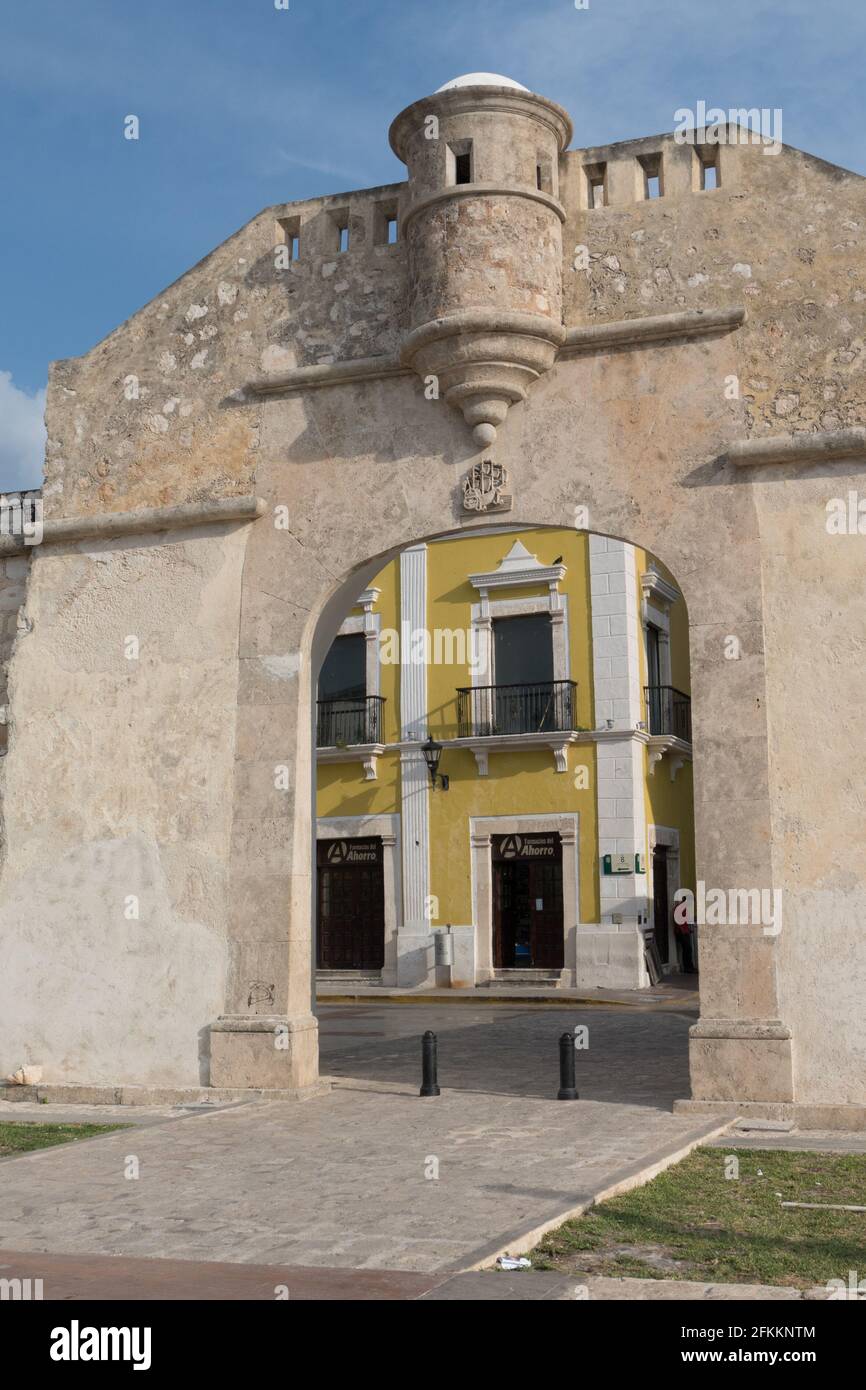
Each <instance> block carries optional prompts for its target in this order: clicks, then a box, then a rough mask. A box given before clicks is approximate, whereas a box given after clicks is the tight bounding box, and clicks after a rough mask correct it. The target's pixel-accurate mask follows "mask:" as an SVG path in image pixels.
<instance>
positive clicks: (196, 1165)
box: [0, 1005, 719, 1273]
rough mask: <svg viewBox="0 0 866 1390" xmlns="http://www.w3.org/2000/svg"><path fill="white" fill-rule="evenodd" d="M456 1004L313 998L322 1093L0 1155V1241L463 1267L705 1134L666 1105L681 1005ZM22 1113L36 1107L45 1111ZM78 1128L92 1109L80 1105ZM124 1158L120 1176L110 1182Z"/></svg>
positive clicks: (21, 1245)
mask: <svg viewBox="0 0 866 1390" xmlns="http://www.w3.org/2000/svg"><path fill="white" fill-rule="evenodd" d="M475 1012H477V1018H476V1017H475V1016H474V1015H473V1011H472V1010H471V1009H470V1008H469V1006H467V1007H466V1008H463V1009H454V1008H451V1007H450V1006H448V1005H442V1006H438V1007H437V1006H435V1005H423V1006H421V1005H412V1006H409V1007H406V1008H400V1007H399V1006H393V1005H389V1006H384V1007H377V1006H367V1005H363V1006H356V1007H351V1008H346V1007H344V1008H339V1007H334V1008H331V1009H327V1010H324V1011H323V1019H322V1044H323V1070H328V1071H331V1072H332V1073H339V1074H340V1075H341V1077H342V1079H341V1080H340V1082H339V1083H338V1086H337V1088H336V1089H334V1090H333V1091H332V1092H331V1093H330V1094H328V1095H325V1096H323V1097H320V1098H317V1099H314V1100H310V1101H307V1102H305V1103H304V1104H301V1105H298V1104H294V1105H292V1104H286V1103H281V1102H276V1101H257V1102H251V1103H249V1104H244V1105H240V1106H235V1107H233V1108H227V1109H221V1110H217V1111H215V1112H210V1113H208V1112H206V1111H192V1112H187V1113H185V1114H184V1116H183V1117H182V1118H174V1119H164V1120H163V1121H162V1122H158V1121H159V1115H158V1114H155V1115H153V1116H151V1117H150V1118H151V1120H156V1121H157V1122H156V1123H153V1122H151V1123H149V1124H144V1125H142V1126H139V1127H136V1128H135V1129H134V1130H124V1131H120V1132H118V1133H116V1134H110V1135H105V1136H102V1137H99V1138H96V1139H91V1140H81V1141H78V1142H76V1143H74V1144H70V1145H67V1146H63V1147H61V1148H54V1149H48V1150H41V1151H38V1152H35V1153H31V1154H24V1155H21V1156H19V1157H15V1158H9V1159H5V1160H2V1161H0V1184H2V1192H3V1201H2V1204H0V1247H2V1248H5V1249H7V1250H18V1251H22V1250H23V1251H48V1252H53V1253H69V1254H91V1255H100V1254H112V1255H118V1256H127V1257H137V1258H140V1257H159V1258H169V1259H180V1260H196V1261H205V1262H217V1263H221V1262H237V1263H241V1264H250V1265H274V1264H277V1265H294V1266H314V1267H322V1268H327V1267H354V1268H359V1269H366V1270H373V1269H381V1270H397V1271H400V1270H402V1271H416V1272H426V1273H434V1272H437V1271H443V1272H444V1271H447V1270H454V1269H455V1268H463V1269H465V1268H471V1267H473V1266H475V1265H478V1264H482V1263H485V1262H489V1261H491V1260H492V1259H494V1258H495V1256H496V1255H497V1254H498V1253H499V1252H500V1251H502V1250H503V1249H509V1250H511V1251H512V1252H514V1251H517V1250H525V1249H527V1248H529V1247H531V1245H532V1244H534V1243H535V1241H536V1240H537V1239H538V1238H539V1236H540V1235H541V1234H542V1233H543V1232H544V1231H545V1230H546V1229H549V1228H550V1227H551V1226H554V1225H556V1224H558V1223H559V1221H560V1220H562V1219H564V1217H565V1216H566V1215H568V1214H572V1213H574V1212H575V1211H577V1210H580V1209H581V1208H583V1207H584V1206H585V1205H586V1204H587V1203H589V1202H591V1201H592V1200H593V1199H594V1198H596V1197H597V1196H598V1195H599V1194H600V1193H602V1192H605V1191H608V1190H609V1189H610V1188H611V1187H612V1186H615V1185H618V1184H620V1183H625V1184H631V1183H633V1182H634V1181H635V1180H636V1178H637V1176H638V1175H640V1174H642V1173H643V1172H645V1171H646V1170H647V1169H652V1168H654V1167H656V1166H658V1165H662V1166H663V1165H664V1164H666V1163H667V1162H668V1161H670V1159H671V1157H672V1156H674V1155H676V1154H678V1153H681V1152H683V1151H684V1150H685V1149H686V1148H688V1146H689V1145H691V1144H694V1143H696V1142H699V1141H700V1140H702V1139H703V1138H705V1137H707V1136H709V1135H710V1134H712V1133H714V1132H717V1131H718V1128H719V1120H718V1119H717V1118H715V1117H713V1118H704V1117H696V1116H680V1115H673V1114H672V1113H671V1108H670V1107H671V1104H672V1102H673V1100H674V1099H675V1098H676V1097H677V1096H678V1095H684V1094H687V1089H686V1073H685V1040H686V1032H687V1029H688V1025H689V1022H690V1019H689V1016H688V1015H680V1014H670V1015H664V1014H644V1013H640V1012H633V1011H631V1010H622V1009H611V1008H608V1009H601V1008H595V1009H589V1010H584V1011H583V1012H581V1011H579V1010H563V1011H559V1010H550V1009H547V1008H544V1009H540V1010H538V1009H536V1010H533V1009H527V1008H525V1007H524V1008H523V1009H518V1008H513V1007H509V1006H504V1007H501V1008H500V1007H496V1006H493V1007H491V1006H487V1007H479V1009H478V1010H477V1011H475ZM576 1023H585V1024H587V1025H588V1027H589V1049H588V1050H587V1051H582V1052H578V1053H577V1061H578V1075H579V1087H580V1090H581V1096H582V1099H581V1100H579V1101H573V1102H559V1101H557V1100H556V1099H555V1098H554V1097H555V1093H556V1087H557V1084H558V1071H557V1066H558V1063H557V1058H558V1038H559V1035H560V1033H561V1032H562V1031H563V1030H565V1029H568V1030H571V1029H573V1028H574V1026H575V1024H576ZM429 1026H432V1027H434V1028H435V1029H436V1031H437V1032H438V1033H439V1040H440V1075H441V1083H442V1085H443V1094H442V1095H441V1096H440V1097H439V1098H438V1099H429V1100H422V1099H420V1098H419V1096H418V1094H417V1089H418V1081H419V1075H418V1073H419V1058H420V1034H421V1033H422V1032H423V1031H424V1029H425V1028H426V1027H429ZM8 1108H9V1110H13V1109H17V1107H16V1106H10V1107H8ZM23 1108H24V1107H22V1109H23ZM27 1108H28V1109H29V1107H27ZM39 1109H40V1111H41V1114H40V1115H39V1117H38V1118H40V1119H42V1118H44V1119H46V1120H50V1119H52V1118H56V1117H57V1116H55V1115H54V1114H53V1113H52V1112H53V1109H54V1108H53V1107H52V1106H42V1107H39ZM68 1111H69V1107H67V1108H66V1111H65V1114H64V1118H70V1116H69V1113H68ZM22 1118H23V1116H22ZM27 1118H31V1116H28V1117H27ZM79 1118H81V1119H85V1120H90V1121H95V1120H97V1119H100V1118H102V1115H101V1111H100V1109H99V1108H97V1107H81V1109H80V1111H79ZM111 1118H117V1119H121V1120H123V1119H125V1118H127V1117H126V1115H125V1114H124V1113H121V1114H119V1115H118V1114H117V1112H116V1110H115V1112H114V1115H112V1117H111ZM130 1158H133V1159H135V1160H137V1165H138V1173H139V1176H138V1177H137V1178H136V1177H133V1178H129V1177H127V1176H125V1174H126V1172H127V1171H128V1170H130V1169H131V1168H133V1167H134V1165H131V1164H129V1162H128V1159H130ZM437 1172H438V1176H436V1173H437Z"/></svg>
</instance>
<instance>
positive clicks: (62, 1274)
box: [0, 1250, 443, 1302]
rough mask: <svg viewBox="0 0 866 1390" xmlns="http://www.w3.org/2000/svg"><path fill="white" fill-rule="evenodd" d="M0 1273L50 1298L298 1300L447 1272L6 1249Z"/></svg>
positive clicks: (375, 1295) (347, 1294)
mask: <svg viewBox="0 0 866 1390" xmlns="http://www.w3.org/2000/svg"><path fill="white" fill-rule="evenodd" d="M0 1279H41V1280H42V1281H43V1298H44V1299H45V1300H46V1301H72V1302H77V1301H82V1300H83V1301H86V1300H92V1301H94V1302H101V1301H112V1302H125V1301H127V1300H133V1299H144V1300H147V1299H153V1300H182V1299H189V1300H193V1299H208V1300H219V1299H225V1300H231V1301H233V1302H234V1301H238V1300H252V1301H256V1300H259V1301H260V1300H267V1301H269V1302H274V1301H276V1294H275V1289H276V1287H277V1286H278V1285H285V1286H286V1288H287V1289H288V1291H289V1298H290V1300H292V1301H295V1302H298V1301H309V1300H320V1299H341V1300H367V1299H372V1300H375V1301H377V1302H381V1301H390V1300H395V1299H403V1300H407V1299H409V1300H411V1299H416V1298H420V1297H421V1295H422V1294H425V1293H427V1292H429V1290H430V1289H432V1288H434V1287H435V1286H436V1285H437V1284H440V1283H441V1282H442V1281H443V1276H442V1275H436V1274H415V1273H412V1272H410V1271H405V1270H392V1269H320V1268H316V1267H312V1266H299V1265H250V1264H210V1263H204V1262H199V1261H197V1260H140V1259H127V1258H126V1257H124V1256H121V1255H47V1254H42V1253H40V1252H38V1251H36V1252H33V1253H24V1252H20V1251H16V1250H0Z"/></svg>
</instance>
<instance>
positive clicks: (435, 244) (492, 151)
mask: <svg viewBox="0 0 866 1390" xmlns="http://www.w3.org/2000/svg"><path fill="white" fill-rule="evenodd" d="M571 136H572V126H571V121H570V119H569V117H568V114H567V113H566V112H565V111H564V110H563V109H562V107H560V106H557V105H556V103H555V102H552V101H548V100H547V99H546V98H545V97H540V96H536V95H535V94H534V93H532V92H529V91H527V90H526V88H525V87H521V86H520V85H519V84H518V83H516V82H512V81H511V80H510V79H509V78H507V77H499V76H496V75H495V74H491V73H473V74H471V75H470V76H468V77H460V78H457V79H456V80H455V81H454V82H449V83H448V84H447V85H446V86H444V87H442V88H440V90H439V91H438V92H436V93H435V94H434V95H433V96H430V97H425V98H424V99H423V100H421V101H416V102H414V103H413V105H412V106H409V107H407V109H406V110H405V111H403V112H401V114H400V115H399V116H398V117H397V118H396V120H395V121H394V123H393V125H392V126H391V132H390V140H391V147H392V149H393V150H394V151H395V153H396V154H397V155H398V156H399V158H400V159H402V160H403V161H404V162H405V163H406V165H407V166H408V170H409V198H408V203H407V205H406V209H405V212H404V214H403V221H402V235H403V236H404V237H405V239H406V241H407V244H408V253H409V309H410V331H409V334H408V337H407V339H406V341H405V343H404V345H403V349H402V354H401V355H402V360H403V362H404V364H405V365H406V366H408V367H411V368H412V369H413V370H414V371H415V372H417V373H418V375H419V376H420V377H422V378H423V379H425V380H427V379H429V378H431V377H435V378H436V380H437V382H438V386H439V394H440V396H442V397H444V399H445V400H446V401H447V402H448V403H449V404H450V405H452V406H455V407H456V408H457V409H459V410H461V411H462V413H463V415H464V417H465V419H466V422H467V424H468V425H470V426H471V428H472V430H473V432H474V437H475V440H476V442H477V443H478V445H479V447H482V448H484V447H486V446H488V445H490V444H492V443H493V441H494V439H495V438H496V431H497V428H498V427H499V426H500V425H501V424H502V422H503V420H504V419H505V416H506V414H507V413H508V409H509V407H510V406H511V405H512V404H514V402H515V401H521V400H524V399H525V398H526V395H527V393H528V391H529V388H530V387H531V385H532V383H533V382H534V381H536V380H537V379H538V377H539V376H540V375H541V373H542V372H545V371H547V370H548V369H549V368H550V367H551V366H552V364H553V362H554V360H555V359H556V355H557V352H558V350H559V348H560V347H561V345H562V343H563V341H564V338H565V329H564V328H563V324H562V224H563V222H564V221H565V211H564V209H563V207H562V205H561V203H560V202H559V197H558V192H559V159H560V155H561V154H562V153H563V152H564V151H565V149H566V148H567V146H568V144H569V142H570V140H571Z"/></svg>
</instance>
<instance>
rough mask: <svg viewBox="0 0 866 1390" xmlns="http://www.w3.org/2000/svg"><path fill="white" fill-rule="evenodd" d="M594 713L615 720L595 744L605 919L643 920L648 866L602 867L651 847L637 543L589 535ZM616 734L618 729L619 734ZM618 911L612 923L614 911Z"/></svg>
mask: <svg viewBox="0 0 866 1390" xmlns="http://www.w3.org/2000/svg"><path fill="white" fill-rule="evenodd" d="M589 569H590V595H591V603H592V658H593V682H594V692H593V693H594V696H595V719H596V723H597V724H598V725H605V724H606V722H607V721H608V720H610V721H611V725H612V728H611V730H610V731H609V733H608V736H607V738H606V739H605V740H604V741H599V745H598V778H597V810H598V872H599V896H600V901H601V920H602V924H610V925H617V926H619V925H622V926H624V927H634V926H643V925H644V924H645V922H646V917H647V911H648V902H647V879H646V874H610V875H608V874H605V873H604V872H603V860H604V856H605V855H606V854H628V855H630V856H634V855H635V854H645V853H646V807H645V803H644V784H645V764H644V757H643V746H644V743H645V742H646V741H647V740H646V734H645V733H644V732H643V731H640V737H635V729H636V726H637V725H638V724H639V723H640V722H641V720H642V717H643V715H642V704H643V701H642V689H641V664H640V645H639V642H640V637H639V633H640V626H639V622H640V617H639V615H640V606H639V600H638V586H637V567H636V558H635V551H634V546H631V545H628V544H627V543H626V542H625V541H618V540H612V539H610V538H608V537H607V536H596V535H591V536H590V537H589ZM617 735H619V737H617ZM614 917H618V918H620V919H621V920H620V922H617V923H616V924H614V922H613V918H614Z"/></svg>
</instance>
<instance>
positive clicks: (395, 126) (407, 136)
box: [388, 85, 574, 163]
mask: <svg viewBox="0 0 866 1390" xmlns="http://www.w3.org/2000/svg"><path fill="white" fill-rule="evenodd" d="M467 112H472V113H473V114H475V113H479V112H483V113H484V114H485V115H489V114H491V113H496V114H503V113H504V114H506V115H510V114H514V115H519V116H532V117H533V118H534V119H535V120H537V121H540V122H541V124H542V125H546V126H548V127H549V129H550V130H552V131H553V133H554V135H555V136H556V140H557V143H558V145H559V150H560V154H562V153H564V151H565V150H566V149H567V148H568V146H569V145H570V144H571V140H572V137H573V135H574V126H573V125H572V121H571V117H570V116H569V114H568V112H567V111H566V110H565V108H564V107H562V106H560V105H558V103H557V102H555V101H551V100H550V99H549V98H548V97H543V96H539V94H538V93H537V92H526V91H523V90H521V89H520V88H517V87H494V86H486V85H485V86H476V87H450V88H447V89H446V90H444V91H441V92H432V93H431V94H430V96H429V97H421V99H420V100H419V101H413V103H412V105H411V106H407V107H406V108H405V110H403V111H401V112H400V114H399V115H398V116H395V118H394V120H393V121H392V122H391V129H390V130H389V132H388V140H389V143H390V145H391V149H392V150H393V151H394V153H395V154H396V156H397V158H398V159H400V160H402V161H403V163H405V162H406V152H407V151H406V147H407V143H408V142H409V141H410V140H411V138H412V137H413V135H415V134H416V133H417V132H418V131H419V130H423V129H424V125H425V122H426V121H427V119H428V117H429V116H430V115H436V116H439V117H443V116H460V115H464V114H466V113H467Z"/></svg>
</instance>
